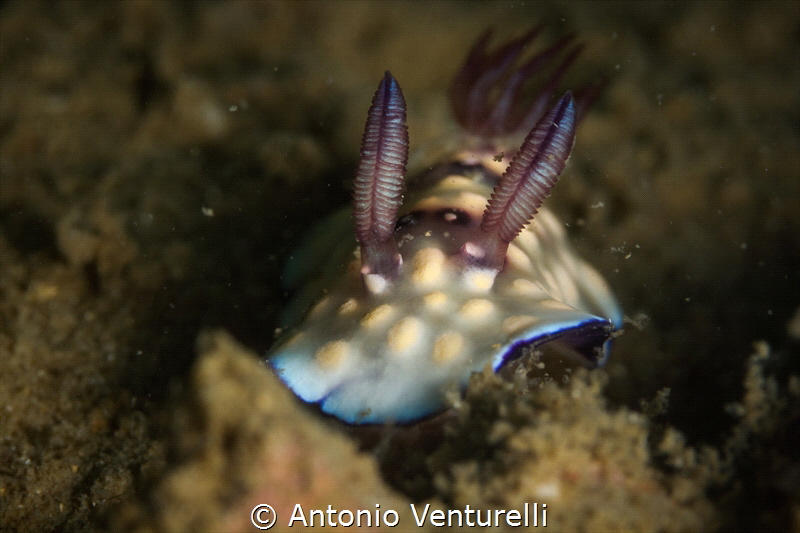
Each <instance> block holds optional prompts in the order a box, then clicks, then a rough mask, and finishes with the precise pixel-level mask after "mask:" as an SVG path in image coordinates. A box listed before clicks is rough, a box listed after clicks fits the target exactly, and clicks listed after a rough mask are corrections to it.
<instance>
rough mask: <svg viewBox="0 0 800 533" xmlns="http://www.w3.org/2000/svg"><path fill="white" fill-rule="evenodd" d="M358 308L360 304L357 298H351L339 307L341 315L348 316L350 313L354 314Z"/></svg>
mask: <svg viewBox="0 0 800 533" xmlns="http://www.w3.org/2000/svg"><path fill="white" fill-rule="evenodd" d="M357 307H358V302H357V301H356V299H355V298H350V299H349V300H347V301H346V302H345V303H343V304H342V305H340V306H339V314H340V315H346V314H348V313H352V312H353V311H355V310H356V308H357Z"/></svg>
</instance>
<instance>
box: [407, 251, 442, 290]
mask: <svg viewBox="0 0 800 533" xmlns="http://www.w3.org/2000/svg"><path fill="white" fill-rule="evenodd" d="M444 260H445V257H444V252H442V251H441V250H439V249H438V248H423V249H422V250H420V251H419V252H417V253H416V254H415V255H414V260H413V266H412V273H411V279H412V280H413V281H414V282H415V283H433V282H435V281H437V280H438V279H439V278H441V276H442V271H443V270H444Z"/></svg>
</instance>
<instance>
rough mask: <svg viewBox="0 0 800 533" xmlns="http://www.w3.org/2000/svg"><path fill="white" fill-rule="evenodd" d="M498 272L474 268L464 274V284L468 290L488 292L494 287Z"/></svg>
mask: <svg viewBox="0 0 800 533" xmlns="http://www.w3.org/2000/svg"><path fill="white" fill-rule="evenodd" d="M495 276H497V270H492V269H477V268H473V269H470V270H467V271H466V272H464V282H465V284H466V285H467V287H468V288H470V289H473V290H478V291H488V290H489V289H491V288H492V287H493V286H494V278H495Z"/></svg>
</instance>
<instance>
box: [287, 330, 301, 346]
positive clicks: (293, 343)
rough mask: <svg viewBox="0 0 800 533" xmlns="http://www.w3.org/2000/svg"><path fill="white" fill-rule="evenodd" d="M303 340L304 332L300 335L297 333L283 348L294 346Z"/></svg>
mask: <svg viewBox="0 0 800 533" xmlns="http://www.w3.org/2000/svg"><path fill="white" fill-rule="evenodd" d="M301 340H303V332H302V331H301V332H300V333H295V334H294V335H292V336H291V337H290V338H289V340H288V341H286V342H285V343H284V344H283V346H294V345H296V344H297V343H298V342H300V341H301Z"/></svg>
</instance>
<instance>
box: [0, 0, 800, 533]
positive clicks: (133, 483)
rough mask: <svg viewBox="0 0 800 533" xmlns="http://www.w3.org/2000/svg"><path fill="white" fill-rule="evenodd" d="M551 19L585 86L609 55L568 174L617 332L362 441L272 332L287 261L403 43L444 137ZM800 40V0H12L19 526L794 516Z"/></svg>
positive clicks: (7, 280)
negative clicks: (482, 56)
mask: <svg viewBox="0 0 800 533" xmlns="http://www.w3.org/2000/svg"><path fill="white" fill-rule="evenodd" d="M538 23H544V24H545V28H546V30H545V31H544V35H543V37H542V38H541V39H540V46H541V45H544V44H546V43H552V42H554V41H555V39H557V38H558V37H559V36H561V35H564V34H567V33H575V34H576V35H577V36H578V37H579V39H580V40H582V41H583V42H584V43H585V44H586V48H585V50H584V52H583V54H582V55H581V57H580V58H579V60H578V61H577V62H576V64H575V65H574V67H573V69H572V71H571V73H570V75H569V76H568V79H567V80H566V81H565V83H564V88H569V87H571V86H573V84H574V85H575V86H578V85H580V84H581V83H585V82H586V81H587V80H591V79H594V78H595V77H597V76H601V77H605V78H606V79H607V80H608V83H607V86H606V88H605V90H604V92H603V93H602V95H601V96H600V98H599V99H598V101H597V102H596V103H595V104H594V106H593V108H592V110H591V112H590V113H589V114H588V116H587V117H586V118H585V119H584V121H583V122H582V123H581V125H580V127H579V130H578V134H577V143H576V146H575V149H574V151H573V156H572V159H571V162H570V165H569V167H568V169H567V171H566V172H565V174H564V176H563V177H562V179H561V181H560V183H559V184H558V186H557V187H556V189H555V191H554V193H553V195H552V197H551V198H550V199H549V200H548V205H549V206H550V207H551V208H552V209H553V210H554V211H556V213H558V214H559V216H560V217H561V218H562V220H563V221H564V222H565V223H566V224H568V226H569V227H568V231H569V232H570V236H571V239H572V240H573V241H574V243H575V246H576V247H577V248H578V249H579V250H580V252H581V254H582V255H583V256H584V257H586V258H587V259H588V260H589V261H590V262H591V263H592V264H593V265H595V266H596V267H597V268H598V269H599V270H600V271H601V272H603V273H604V275H605V276H606V277H607V279H608V280H609V283H610V284H611V286H612V287H613V289H614V291H615V293H616V294H617V296H618V298H619V300H620V302H621V304H622V306H623V308H624V310H625V313H626V316H627V317H628V318H629V320H628V321H627V323H626V326H625V331H624V333H623V334H622V335H621V336H620V337H619V338H618V339H617V340H616V344H615V350H614V354H613V355H612V358H611V361H610V363H609V364H608V365H607V366H606V367H605V368H604V369H602V370H599V371H593V372H579V371H576V372H575V373H574V374H573V377H572V379H570V380H569V381H568V382H567V383H566V384H561V385H560V386H559V385H557V384H555V383H547V384H546V385H543V386H541V387H534V388H533V389H532V390H529V388H528V386H527V384H526V383H525V382H524V381H522V380H520V381H519V382H514V383H510V382H502V381H499V380H498V379H496V378H494V377H493V376H490V375H483V376H479V375H476V376H475V377H474V379H473V383H472V384H471V386H470V388H469V390H468V392H467V393H466V397H465V399H463V400H462V401H460V402H457V404H458V405H457V407H456V408H455V410H454V411H452V412H451V416H450V417H449V418H447V419H446V420H445V421H440V422H439V426H438V428H435V429H434V430H429V428H425V427H417V428H406V430H404V431H402V432H398V431H394V430H392V429H391V428H383V429H382V430H380V431H379V432H378V437H377V441H378V444H377V446H373V447H372V449H371V451H370V452H364V451H359V448H360V447H361V448H363V447H365V446H366V444H364V443H365V442H366V440H365V438H364V436H363V435H360V434H357V432H354V431H352V430H351V429H350V428H347V427H344V426H342V425H340V424H338V423H336V422H335V421H333V420H330V419H327V418H323V417H321V416H319V415H318V414H317V413H316V412H315V411H314V410H313V409H309V408H307V407H305V406H302V405H300V404H299V403H298V402H297V401H296V400H295V399H294V397H293V396H292V395H290V394H289V393H287V392H286V391H285V390H284V388H283V386H282V385H281V384H280V383H279V382H278V381H277V380H276V378H275V377H274V376H273V375H271V373H270V371H268V370H267V369H265V368H264V367H263V366H261V365H260V364H259V363H258V359H257V357H258V356H261V355H263V354H264V353H265V352H266V350H267V349H268V348H269V346H270V345H271V343H272V342H273V341H274V338H275V329H276V327H278V326H279V324H278V323H277V314H278V312H279V311H280V309H281V307H282V306H283V305H284V304H285V302H286V299H285V295H284V293H283V291H282V289H281V287H280V283H279V276H280V267H281V264H282V262H283V260H284V259H285V258H286V257H287V256H288V255H289V253H290V252H291V250H292V249H293V247H295V246H296V245H297V244H298V243H299V242H300V241H301V239H302V235H303V233H304V232H305V231H307V230H308V229H309V228H310V227H312V226H313V224H314V222H316V221H318V220H320V219H322V218H324V216H325V215H327V214H329V213H330V212H331V211H332V210H334V209H335V208H337V207H340V206H341V205H343V204H345V203H346V202H347V198H348V193H347V189H346V186H347V184H348V180H349V179H350V178H351V176H352V171H353V168H354V166H355V164H356V158H357V155H358V149H359V143H360V137H361V129H362V128H363V123H364V119H365V117H366V112H367V108H368V105H369V101H370V98H371V95H372V92H373V91H374V90H375V87H376V85H377V82H378V81H379V80H380V78H381V76H382V74H383V72H384V70H386V69H390V70H391V71H392V73H393V74H394V75H395V76H396V78H397V79H398V80H399V82H400V84H401V86H402V87H403V90H404V92H405V96H406V99H407V102H408V118H409V130H410V136H411V145H412V150H413V149H414V147H415V146H416V147H419V146H423V145H426V146H428V145H429V143H431V142H432V141H433V140H435V139H437V138H440V137H442V136H446V135H447V134H448V132H450V131H452V128H453V124H452V121H451V119H450V118H449V109H448V103H447V99H446V96H445V94H446V91H447V88H448V84H449V82H450V80H451V77H452V75H453V73H454V72H455V70H456V69H457V68H458V66H459V65H460V62H461V60H462V59H463V58H464V56H465V54H466V52H467V50H468V49H469V46H470V45H471V43H472V42H473V41H474V39H475V38H476V37H477V36H478V35H479V34H480V33H481V32H482V31H483V30H484V28H486V27H488V26H493V27H494V28H495V31H496V34H495V41H494V42H495V43H499V42H500V41H502V40H504V39H508V38H511V37H517V36H519V35H521V34H522V33H524V32H525V31H526V30H527V29H529V28H531V27H532V26H534V25H536V24H538ZM798 44H800V6H799V5H798V3H797V2H795V1H786V2H739V1H734V2H630V3H626V2H611V3H606V2H585V3H574V2H545V3H539V2H532V1H528V2H519V1H514V2H488V3H485V2H425V3H423V2H413V3H404V2H385V3H368V2H357V1H351V2H331V3H324V2H291V3H276V2H261V1H253V2H249V1H244V2H180V3H168V2H164V1H158V0H156V1H146V0H129V1H124V2H118V3H114V2H103V3H94V2H77V1H66V2H35V1H33V0H20V1H6V2H3V3H0V530H2V531H20V532H23V531H37V532H43V531H67V532H69V531H94V530H115V531H133V530H136V531H203V530H208V531H240V530H247V529H248V528H251V529H252V526H251V525H250V521H249V513H250V509H252V508H253V506H254V505H256V504H258V503H269V504H271V505H272V506H273V508H274V509H275V511H276V512H277V513H278V515H279V517H280V521H279V523H278V525H277V526H276V527H275V528H273V531H281V530H283V529H285V526H286V523H287V521H288V517H289V516H290V514H291V512H292V510H293V508H294V505H295V504H297V503H300V504H302V505H303V507H304V508H305V509H326V508H327V506H328V505H332V506H333V508H336V509H349V510H358V509H368V510H374V509H375V506H376V505H380V506H381V507H380V509H381V510H384V511H385V510H388V509H394V510H396V511H397V513H398V516H399V519H400V525H399V526H398V527H397V528H395V530H399V529H402V530H412V531H416V530H419V529H418V528H416V527H415V525H414V522H413V516H412V515H411V513H410V507H409V503H410V502H412V501H413V502H421V503H422V504H423V505H424V503H431V505H432V507H434V508H440V509H464V507H465V506H466V505H467V504H469V505H470V506H472V507H473V508H478V509H507V510H508V509H518V508H522V507H523V504H524V503H525V502H528V503H533V502H538V503H547V504H548V515H547V517H548V529H552V530H563V531H578V530H581V531H620V530H628V531H715V530H724V531H730V530H739V531H755V530H761V531H764V530H784V531H786V530H792V529H793V530H795V531H800V489H799V487H800V451H799V450H800V314H799V313H800V310H799V309H800V308H799V307H798V306H800V107H799V103H798V102H799V101H800V46H798ZM437 429H438V432H437ZM431 435H432V436H431ZM373 441H374V439H373ZM409 442H410V443H411V444H407V443H409ZM295 529H297V527H295V528H293V530H295ZM340 529H341V528H340ZM349 529H355V528H349ZM379 529H384V528H383V527H381V528H379ZM422 529H423V530H424V529H429V530H431V529H437V528H434V527H432V526H431V524H430V523H428V524H427V525H426V526H425V527H424V528H422ZM498 529H502V528H498Z"/></svg>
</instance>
